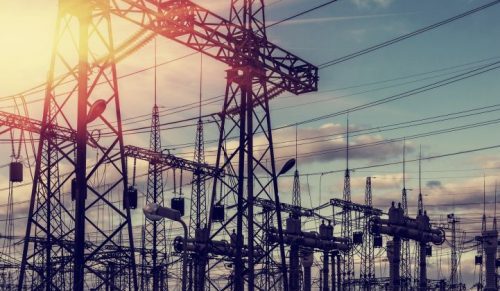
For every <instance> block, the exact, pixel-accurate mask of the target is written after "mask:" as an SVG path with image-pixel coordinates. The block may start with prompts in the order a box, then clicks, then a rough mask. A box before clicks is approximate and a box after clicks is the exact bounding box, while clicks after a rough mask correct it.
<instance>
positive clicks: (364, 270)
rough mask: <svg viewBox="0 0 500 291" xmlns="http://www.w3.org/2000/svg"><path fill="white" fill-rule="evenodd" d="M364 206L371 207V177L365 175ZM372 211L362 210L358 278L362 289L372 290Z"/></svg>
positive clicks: (373, 272) (373, 259)
mask: <svg viewBox="0 0 500 291" xmlns="http://www.w3.org/2000/svg"><path fill="white" fill-rule="evenodd" d="M365 206H367V207H372V206H373V199H372V178H371V177H366V188H365ZM371 217H372V213H370V211H365V212H364V231H363V232H364V237H365V239H364V240H363V249H362V254H361V268H360V275H359V279H360V280H361V287H362V290H366V291H369V290H372V289H373V288H374V285H375V252H374V247H373V242H374V240H373V235H372V234H371V232H370V219H371Z"/></svg>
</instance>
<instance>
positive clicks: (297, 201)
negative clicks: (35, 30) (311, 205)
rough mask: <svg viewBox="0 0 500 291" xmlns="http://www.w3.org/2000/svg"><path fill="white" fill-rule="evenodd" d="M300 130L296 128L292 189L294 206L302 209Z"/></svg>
mask: <svg viewBox="0 0 500 291" xmlns="http://www.w3.org/2000/svg"><path fill="white" fill-rule="evenodd" d="M297 142H298V129H297V127H295V173H294V174H293V188H292V205H293V206H296V207H300V206H301V204H302V202H301V197H300V175H299V162H298V161H299V156H298V144H297Z"/></svg>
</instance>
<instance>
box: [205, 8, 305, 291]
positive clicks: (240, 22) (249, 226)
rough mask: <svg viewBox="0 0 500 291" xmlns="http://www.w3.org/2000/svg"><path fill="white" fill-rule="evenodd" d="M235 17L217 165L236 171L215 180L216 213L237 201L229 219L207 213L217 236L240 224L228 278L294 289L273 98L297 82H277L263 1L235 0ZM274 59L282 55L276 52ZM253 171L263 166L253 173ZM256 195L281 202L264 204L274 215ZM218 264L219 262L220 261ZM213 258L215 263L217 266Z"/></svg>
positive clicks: (240, 284)
mask: <svg viewBox="0 0 500 291" xmlns="http://www.w3.org/2000/svg"><path fill="white" fill-rule="evenodd" d="M229 22H230V28H229V36H230V38H231V39H234V40H236V41H235V52H234V54H232V55H231V58H230V60H231V61H230V63H231V64H230V65H231V68H230V69H229V70H228V71H227V86H226V93H225V98H224V106H223V110H222V113H221V123H220V129H219V132H220V136H219V143H218V148H217V156H216V167H217V168H221V169H227V170H228V172H229V174H230V176H228V177H226V178H225V179H217V180H216V181H214V183H213V191H212V197H211V202H210V209H211V212H210V217H212V216H213V209H214V206H215V205H217V204H218V203H222V202H223V201H228V203H234V204H235V205H236V213H234V214H233V215H228V219H227V221H224V223H220V224H219V223H218V224H217V225H214V223H213V222H212V220H211V219H209V222H208V225H209V229H210V234H211V239H212V238H214V236H215V235H217V234H219V233H221V234H232V233H233V231H234V235H231V238H232V241H233V245H234V246H235V253H234V256H232V260H233V262H234V268H233V272H232V278H233V279H232V280H231V279H230V280H228V281H229V283H228V285H232V286H234V290H244V285H248V290H249V291H253V290H254V289H255V288H258V289H264V286H265V289H266V290H276V289H280V288H284V290H288V280H287V266H286V257H285V248H284V244H283V229H282V218H281V205H280V203H279V196H278V184H277V171H276V162H275V156H274V148H273V138H272V131H271V129H272V127H271V116H270V109H269V99H270V98H273V97H275V96H277V95H279V94H280V93H282V92H284V91H285V90H286V91H289V90H291V89H293V88H292V87H293V86H292V87H290V86H288V85H285V84H283V83H282V84H279V82H278V83H276V82H275V81H274V80H277V79H275V77H278V75H276V74H275V73H273V72H272V71H271V70H272V67H270V66H267V65H262V63H261V62H262V60H265V59H266V58H267V57H268V56H270V55H271V54H273V52H272V51H271V50H269V48H268V47H267V46H268V44H267V37H266V30H265V18H264V1H255V0H254V1H246V0H245V1H243V0H232V1H231V10H230V19H229ZM240 28H241V29H240ZM279 59H283V58H279ZM276 61H278V58H276V59H273V62H276ZM293 66H294V67H296V64H293ZM296 69H298V71H296V72H293V71H294V70H295V69H293V70H291V71H289V72H293V74H295V73H298V72H299V71H304V70H306V71H309V70H310V66H309V65H306V66H305V67H301V68H296ZM283 85H285V86H283ZM256 132H260V133H262V135H261V136H262V137H263V139H262V140H260V141H259V151H254V134H255V133H256ZM231 138H236V139H237V140H238V141H239V144H238V146H237V147H236V148H234V147H233V148H230V147H229V146H228V145H227V144H226V143H228V142H229V141H230V139H231ZM266 161H268V163H266ZM255 172H258V173H262V174H259V175H254V173H255ZM219 183H222V184H223V186H224V187H223V192H222V193H221V195H217V191H218V190H219V188H218V187H217V185H218V184H219ZM255 198H262V199H269V200H271V201H274V203H275V206H276V207H275V209H273V210H272V211H269V212H266V211H264V212H265V213H266V215H267V216H266V217H268V219H266V221H261V220H262V218H260V216H258V215H254V200H255ZM271 225H276V226H277V230H278V236H279V239H278V242H277V243H271V242H270V241H269V240H267V239H266V236H265V234H266V233H267V232H268V231H269V229H268V228H269V227H270V226H271ZM244 233H245V234H246V237H244V236H243V234H244ZM244 240H245V241H246V244H245V243H244ZM270 244H272V245H270ZM269 245H270V246H269ZM244 248H245V249H246V251H245V252H243V249H244ZM243 257H245V259H244V258H243ZM214 264H218V265H221V262H214ZM214 264H211V268H215V267H216V266H214ZM263 266H264V267H263ZM261 268H262V269H261ZM244 281H247V284H245V282H244Z"/></svg>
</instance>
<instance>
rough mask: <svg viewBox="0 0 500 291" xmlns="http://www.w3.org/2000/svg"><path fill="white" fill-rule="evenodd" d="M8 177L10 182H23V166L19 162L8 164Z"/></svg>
mask: <svg viewBox="0 0 500 291" xmlns="http://www.w3.org/2000/svg"><path fill="white" fill-rule="evenodd" d="M9 170H10V171H9V176H10V181H11V182H22V181H23V164H22V163H20V162H12V163H10V168H9Z"/></svg>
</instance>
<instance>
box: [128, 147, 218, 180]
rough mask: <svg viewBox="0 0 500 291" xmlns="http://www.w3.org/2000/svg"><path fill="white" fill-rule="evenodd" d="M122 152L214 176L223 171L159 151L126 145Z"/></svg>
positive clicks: (149, 160) (162, 164)
mask: <svg viewBox="0 0 500 291" xmlns="http://www.w3.org/2000/svg"><path fill="white" fill-rule="evenodd" d="M124 154H125V156H127V157H132V158H136V159H139V160H144V161H148V162H150V163H157V164H159V165H161V166H164V167H168V168H175V169H182V170H185V171H189V172H193V173H194V172H200V171H201V174H203V175H206V176H210V177H216V176H223V175H224V172H223V171H222V170H218V169H217V168H215V167H214V166H210V165H208V164H199V163H197V162H194V161H190V160H187V159H183V158H179V157H176V156H174V155H172V154H169V153H159V152H155V151H152V150H149V149H144V148H140V147H136V146H131V145H127V146H125V147H124Z"/></svg>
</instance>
